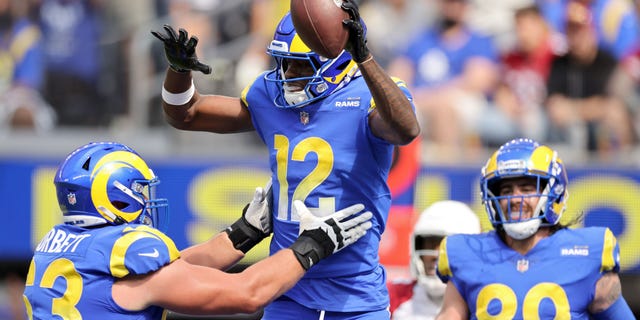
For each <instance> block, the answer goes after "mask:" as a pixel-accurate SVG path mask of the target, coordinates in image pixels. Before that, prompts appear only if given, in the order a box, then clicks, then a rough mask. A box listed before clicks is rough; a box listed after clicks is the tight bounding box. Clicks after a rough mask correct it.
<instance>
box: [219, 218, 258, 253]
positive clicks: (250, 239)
mask: <svg viewBox="0 0 640 320" xmlns="http://www.w3.org/2000/svg"><path fill="white" fill-rule="evenodd" d="M224 232H226V233H227V234H228V235H229V239H231V242H232V243H233V247H234V248H236V249H238V250H240V251H242V252H244V253H247V251H249V250H251V248H253V247H254V246H255V245H256V244H258V243H260V241H262V239H264V238H265V235H264V233H262V232H260V230H258V229H256V228H255V227H253V226H251V225H250V224H249V223H247V222H246V220H244V218H243V217H241V218H240V219H238V220H237V221H236V222H234V223H233V224H232V225H230V226H229V227H227V228H226V229H225V230H224Z"/></svg>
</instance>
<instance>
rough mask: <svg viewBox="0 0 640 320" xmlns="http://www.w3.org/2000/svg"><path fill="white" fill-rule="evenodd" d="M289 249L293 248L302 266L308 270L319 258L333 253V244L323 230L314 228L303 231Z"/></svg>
mask: <svg viewBox="0 0 640 320" xmlns="http://www.w3.org/2000/svg"><path fill="white" fill-rule="evenodd" d="M289 249H291V250H293V253H294V254H295V256H296V258H297V259H298V262H300V265H302V268H304V269H305V270H309V268H311V267H312V266H313V265H315V264H316V263H318V262H319V261H320V260H322V259H324V258H326V257H327V256H329V255H330V254H331V253H333V250H334V249H335V245H334V244H333V242H332V241H331V239H329V237H328V236H327V234H326V233H325V232H323V231H322V230H320V229H315V230H305V231H303V232H302V234H301V235H300V236H299V237H298V240H296V242H294V243H293V244H292V245H291V246H290V247H289Z"/></svg>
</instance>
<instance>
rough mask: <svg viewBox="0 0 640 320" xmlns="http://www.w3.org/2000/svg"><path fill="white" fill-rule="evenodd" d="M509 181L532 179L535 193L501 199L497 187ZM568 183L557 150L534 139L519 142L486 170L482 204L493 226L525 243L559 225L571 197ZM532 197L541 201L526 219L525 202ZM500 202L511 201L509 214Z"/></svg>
mask: <svg viewBox="0 0 640 320" xmlns="http://www.w3.org/2000/svg"><path fill="white" fill-rule="evenodd" d="M507 179H531V181H534V184H535V192H531V193H525V194H517V195H504V196H501V195H500V190H499V189H498V188H500V187H501V184H502V183H503V182H504V181H505V180H507ZM567 181H568V179H567V176H566V172H565V170H564V165H563V164H562V161H561V160H560V159H559V158H558V156H557V153H556V152H555V151H553V150H552V149H550V148H548V147H546V146H541V145H539V144H538V143H537V142H534V141H533V140H529V139H516V140H512V141H510V142H509V143H507V144H505V145H503V146H502V147H501V148H500V149H499V150H498V151H496V153H494V155H493V156H492V157H491V158H490V159H489V161H488V162H487V164H486V165H485V167H484V168H483V170H482V179H481V181H480V188H481V192H482V201H483V203H484V205H485V209H486V211H487V213H488V216H489V220H490V221H491V223H492V225H493V226H494V227H496V228H498V227H500V228H502V229H504V231H505V232H506V233H507V235H509V236H510V237H512V238H514V239H517V240H523V239H526V238H528V237H530V236H532V235H533V234H535V233H536V232H537V231H538V229H539V228H540V227H548V226H553V225H556V224H557V223H558V222H559V220H560V217H561V216H562V213H563V212H564V209H565V204H566V199H567V196H568V195H567V190H566V185H567ZM530 198H537V199H538V202H537V204H536V206H535V208H531V211H532V216H531V217H525V216H524V215H523V213H524V212H525V209H527V208H526V207H525V205H526V201H525V200H527V199H530ZM501 200H503V201H508V205H507V206H506V212H504V210H503V209H502V207H501V206H500V201H501ZM513 203H519V205H518V204H516V205H513Z"/></svg>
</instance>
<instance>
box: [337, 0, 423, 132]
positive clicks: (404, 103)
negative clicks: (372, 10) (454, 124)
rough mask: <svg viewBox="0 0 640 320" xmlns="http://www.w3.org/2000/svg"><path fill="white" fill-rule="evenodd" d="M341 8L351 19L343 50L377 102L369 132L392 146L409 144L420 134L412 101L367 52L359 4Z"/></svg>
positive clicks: (349, 0) (348, 3)
mask: <svg viewBox="0 0 640 320" xmlns="http://www.w3.org/2000/svg"><path fill="white" fill-rule="evenodd" d="M342 9H343V10H345V11H347V12H348V13H349V16H350V19H349V20H344V21H343V24H344V25H345V26H346V27H347V28H348V29H349V40H348V41H347V46H346V48H345V49H346V50H347V51H349V53H350V54H351V57H352V58H353V60H354V61H355V62H357V63H358V67H359V68H360V72H361V73H362V76H363V77H364V79H365V81H366V83H367V86H368V87H369V90H370V91H371V94H372V96H373V100H374V101H375V103H376V109H375V110H374V111H373V112H371V116H370V118H369V122H370V125H371V130H372V131H373V134H374V135H375V136H376V137H379V138H382V139H385V140H387V141H389V142H391V143H393V144H397V145H405V144H408V143H410V142H411V141H413V139H414V138H415V137H417V136H418V135H419V134H420V125H419V124H418V118H417V116H416V114H415V112H414V111H413V107H412V105H411V102H410V101H409V98H408V97H407V96H406V95H405V94H404V92H402V90H401V89H400V88H399V87H398V85H397V84H396V82H395V81H394V80H393V79H391V77H389V75H388V74H387V73H386V72H385V71H384V69H383V68H382V67H381V66H380V65H379V64H378V63H377V62H376V60H375V59H374V58H373V56H372V55H371V54H370V53H369V49H368V48H367V40H366V35H365V31H364V26H363V22H362V19H361V18H360V13H359V11H358V5H357V4H356V3H355V2H354V0H345V1H343V2H342Z"/></svg>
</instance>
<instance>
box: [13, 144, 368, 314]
mask: <svg viewBox="0 0 640 320" xmlns="http://www.w3.org/2000/svg"><path fill="white" fill-rule="evenodd" d="M54 184H55V187H56V192H57V197H58V202H59V205H60V209H61V210H62V214H63V220H64V223H62V224H59V225H56V226H54V227H53V228H52V229H51V231H49V232H48V233H47V235H46V236H45V237H44V238H43V239H42V241H41V242H40V243H39V244H38V246H37V247H36V249H35V253H34V256H33V259H32V260H31V264H30V267H29V272H28V275H27V280H26V287H25V291H24V302H25V306H26V310H27V314H28V316H29V319H52V318H56V319H164V318H165V316H166V315H165V313H166V310H173V311H175V312H179V313H185V314H228V313H238V312H241V313H252V312H256V311H258V310H260V309H261V308H262V307H263V306H264V305H266V304H267V303H268V302H270V301H272V300H273V299H274V298H276V297H277V296H279V295H280V294H282V293H284V292H285V291H287V290H288V289H289V288H291V287H292V286H293V285H294V284H295V282H296V281H298V280H299V279H300V278H301V277H302V276H303V275H304V274H305V272H306V270H307V269H309V267H310V266H311V265H315V264H318V263H319V262H320V261H321V260H322V259H324V258H326V257H328V256H329V255H331V254H333V253H334V252H337V251H339V250H342V249H344V248H345V247H347V246H349V245H350V244H351V243H353V242H355V241H356V240H358V239H359V238H360V237H362V236H363V235H364V234H365V233H366V232H367V230H368V229H369V228H371V222H370V221H369V220H370V219H371V217H372V214H371V213H370V212H365V213H361V211H362V209H363V208H364V206H363V205H362V204H355V205H353V206H351V207H348V208H346V209H344V210H340V211H338V212H335V213H333V214H331V215H329V216H326V217H322V218H319V217H315V216H314V215H313V214H311V212H310V211H309V210H308V209H307V207H306V206H305V205H304V204H303V203H302V202H301V201H296V202H295V203H294V208H295V210H296V212H297V214H298V215H299V216H300V217H301V218H300V235H299V236H297V237H296V238H297V240H295V241H294V242H293V243H292V244H291V245H290V246H289V247H288V248H285V249H283V250H280V251H279V252H277V253H275V254H274V255H272V256H270V257H268V258H266V259H264V260H262V261H259V262H257V263H255V264H254V265H252V266H251V267H249V268H247V269H245V270H244V271H243V272H240V273H226V272H224V271H223V270H225V269H226V268H228V267H230V266H232V265H233V264H235V263H236V262H237V261H239V260H240V259H241V258H242V257H243V256H244V254H245V253H246V252H247V251H248V250H249V249H251V247H252V246H253V245H255V244H256V243H258V242H260V240H262V239H263V238H264V237H266V236H267V235H269V234H270V232H271V218H270V217H271V214H270V212H269V211H270V209H269V208H270V199H269V198H270V197H269V196H268V195H269V193H268V192H265V190H264V189H263V188H256V192H255V194H254V198H253V200H252V201H251V202H250V203H249V204H248V205H247V206H246V207H245V210H244V212H243V215H242V217H241V218H240V219H238V221H236V222H235V223H234V224H232V225H231V226H230V227H229V228H227V229H226V230H225V231H224V232H220V233H219V234H218V235H216V236H214V237H212V238H211V239H210V240H208V241H206V242H204V243H202V244H199V245H195V246H192V247H189V248H187V249H185V250H182V251H178V249H177V248H176V246H175V244H174V242H173V241H172V240H171V239H170V238H169V237H167V235H165V234H164V233H163V232H162V231H161V230H160V229H161V228H162V226H163V224H166V219H167V215H168V210H167V209H168V207H167V205H168V202H167V200H166V199H158V198H156V197H155V188H156V186H157V185H158V184H159V180H158V177H157V176H156V175H155V174H154V173H153V171H152V170H151V169H150V168H149V167H148V166H147V164H146V163H145V161H144V160H143V159H142V158H141V157H140V156H139V155H138V153H136V152H135V151H134V150H132V149H131V148H129V147H127V146H125V145H122V144H119V143H114V142H97V143H89V144H87V145H85V146H82V147H80V148H79V149H77V150H76V151H74V152H72V153H71V154H70V155H69V156H68V157H67V158H66V159H65V160H64V162H63V163H62V164H61V165H60V167H59V168H58V171H57V173H56V175H55V178H54ZM359 213H361V214H359ZM355 214H359V215H357V216H356V217H353V216H354V215H355ZM159 228H160V229H159ZM300 260H303V261H304V263H301V262H300ZM311 270H313V269H311Z"/></svg>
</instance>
